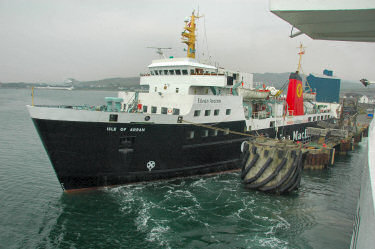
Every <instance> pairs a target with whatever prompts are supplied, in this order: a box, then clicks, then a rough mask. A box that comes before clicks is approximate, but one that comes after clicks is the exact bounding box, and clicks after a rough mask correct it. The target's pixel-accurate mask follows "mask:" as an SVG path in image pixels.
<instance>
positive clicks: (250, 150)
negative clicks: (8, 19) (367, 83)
mask: <svg viewBox="0 0 375 249" xmlns="http://www.w3.org/2000/svg"><path fill="white" fill-rule="evenodd" d="M370 121H371V120H370V119H369V118H368V117H367V115H364V114H358V113H355V114H354V115H353V116H350V117H349V118H345V119H340V120H338V122H335V123H328V122H319V123H318V128H317V127H308V128H307V130H306V136H307V137H308V140H306V141H304V142H299V141H297V142H294V141H291V140H278V139H270V138H265V137H256V138H251V139H249V140H248V141H247V142H246V144H245V146H244V151H243V153H242V156H241V179H242V182H243V183H244V185H245V187H246V188H248V189H256V190H260V191H264V192H270V193H276V194H285V193H289V192H292V191H294V190H296V189H298V187H299V185H300V182H301V177H302V173H303V170H323V169H326V168H327V167H330V166H332V165H334V162H335V157H336V156H337V155H346V154H348V152H350V151H353V150H354V149H355V147H356V146H357V145H358V143H359V142H361V141H362V138H363V137H366V136H367V134H368V127H369V123H370Z"/></svg>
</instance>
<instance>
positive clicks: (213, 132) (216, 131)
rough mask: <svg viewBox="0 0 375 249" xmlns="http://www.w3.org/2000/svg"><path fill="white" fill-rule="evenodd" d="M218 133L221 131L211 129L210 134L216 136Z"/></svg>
mask: <svg viewBox="0 0 375 249" xmlns="http://www.w3.org/2000/svg"><path fill="white" fill-rule="evenodd" d="M218 133H219V131H218V130H210V134H211V136H212V137H216V136H217V134H218Z"/></svg>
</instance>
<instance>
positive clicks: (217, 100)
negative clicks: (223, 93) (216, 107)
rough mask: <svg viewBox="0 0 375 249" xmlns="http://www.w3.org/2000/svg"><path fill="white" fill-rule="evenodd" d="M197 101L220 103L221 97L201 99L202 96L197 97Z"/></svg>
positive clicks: (200, 102)
mask: <svg viewBox="0 0 375 249" xmlns="http://www.w3.org/2000/svg"><path fill="white" fill-rule="evenodd" d="M198 103H199V104H208V103H212V104H215V103H221V99H202V98H198Z"/></svg>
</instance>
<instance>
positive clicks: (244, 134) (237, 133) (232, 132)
mask: <svg viewBox="0 0 375 249" xmlns="http://www.w3.org/2000/svg"><path fill="white" fill-rule="evenodd" d="M181 122H184V123H187V124H191V125H195V126H199V127H204V128H207V129H212V130H218V131H223V132H228V133H231V134H236V135H241V136H246V137H257V136H255V135H251V134H247V133H243V132H239V131H231V130H229V129H223V128H217V127H213V126H211V125H205V124H198V123H194V122H190V121H187V120H184V119H183V120H181Z"/></svg>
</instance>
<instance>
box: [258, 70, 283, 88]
mask: <svg viewBox="0 0 375 249" xmlns="http://www.w3.org/2000/svg"><path fill="white" fill-rule="evenodd" d="M289 74H290V73H254V83H255V84H256V83H257V82H259V83H264V84H265V85H266V86H274V87H276V88H278V89H280V88H281V87H282V86H283V85H284V84H285V82H287V80H288V79H289ZM254 86H256V85H254Z"/></svg>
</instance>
